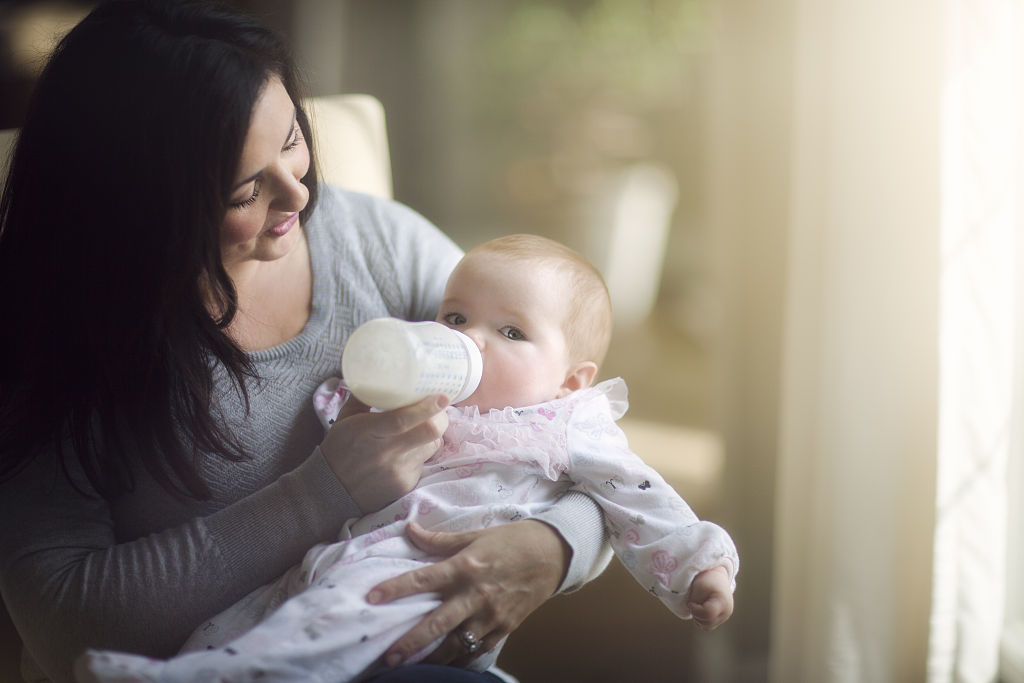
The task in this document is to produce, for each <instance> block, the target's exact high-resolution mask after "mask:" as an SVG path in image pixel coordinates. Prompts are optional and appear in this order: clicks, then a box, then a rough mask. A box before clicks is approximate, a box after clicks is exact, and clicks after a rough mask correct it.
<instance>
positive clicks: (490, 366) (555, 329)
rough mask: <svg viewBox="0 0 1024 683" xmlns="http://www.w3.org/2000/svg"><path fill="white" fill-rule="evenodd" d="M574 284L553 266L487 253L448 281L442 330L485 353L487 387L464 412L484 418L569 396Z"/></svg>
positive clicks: (461, 265) (468, 401) (468, 402)
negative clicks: (568, 336)
mask: <svg viewBox="0 0 1024 683" xmlns="http://www.w3.org/2000/svg"><path fill="white" fill-rule="evenodd" d="M568 287H569V281H568V278H567V277H565V276H564V275H563V274H561V273H559V272H557V271H555V270H554V269H553V268H551V267H550V266H546V265H534V264H533V263H532V262H526V261H522V260H518V259H509V258H508V257H506V256H503V255H499V254H491V253H487V252H483V253H477V254H471V255H469V256H467V257H466V258H464V259H463V260H462V261H461V262H460V263H459V265H458V266H457V267H456V268H455V271H454V272H453V273H452V275H451V277H450V278H449V279H448V286H447V287H446V288H445V294H444V300H443V301H442V303H441V310H440V312H439V313H438V316H437V320H438V322H441V323H444V324H445V325H447V326H448V327H451V328H452V329H455V330H458V331H460V332H463V333H464V334H466V335H468V336H469V337H470V338H471V339H472V340H473V341H474V342H476V345H477V346H478V347H479V348H480V353H481V355H482V356H483V361H484V368H483V377H482V378H481V380H480V386H479V387H477V390H476V391H475V392H474V393H473V395H471V396H470V397H469V398H468V399H466V400H465V401H463V402H462V405H475V406H477V407H478V408H479V409H480V411H481V412H487V411H488V410H490V409H492V408H496V409H499V410H501V409H503V408H506V407H508V406H512V407H521V406H528V405H534V404H537V403H542V402H544V401H549V400H551V399H553V398H557V397H560V396H564V395H565V394H567V393H569V390H568V389H566V388H565V387H563V383H564V382H565V380H566V376H567V374H568V373H569V367H570V362H569V358H568V355H569V353H568V349H567V346H566V340H565V333H564V332H563V327H562V325H563V322H564V321H565V320H566V319H567V317H568V314H569V302H568Z"/></svg>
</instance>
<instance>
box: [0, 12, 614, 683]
mask: <svg viewBox="0 0 1024 683" xmlns="http://www.w3.org/2000/svg"><path fill="white" fill-rule="evenodd" d="M299 102H300V92H299V84H298V79H297V76H296V73H295V70H294V68H293V66H292V61H291V58H290V56H289V54H288V52H287V50H286V49H285V47H284V46H283V45H282V44H281V43H280V42H279V41H278V40H277V39H276V38H275V36H274V35H273V34H272V33H270V32H268V31H267V30H266V29H265V28H263V27H261V26H260V25H258V24H256V23H254V22H252V21H250V20H248V19H246V18H244V17H241V16H238V15H236V14H234V13H232V12H229V11H226V10H222V9H217V8H215V7H213V6H211V5H208V4H206V3H202V2H192V1H188V2H179V3H169V2H159V1H153V2H150V1H148V0H147V1H140V0H115V1H113V2H108V3H105V4H103V5H101V6H100V7H98V8H97V9H96V10H95V11H94V12H92V13H91V14H90V15H89V17H87V18H86V19H85V20H83V21H82V22H81V23H80V24H79V25H78V26H77V27H76V28H75V29H73V30H72V31H71V32H70V33H69V34H68V36H67V37H65V38H64V39H63V40H62V41H61V43H60V44H59V45H58V47H57V49H56V51H55V53H54V55H53V57H52V58H51V60H50V62H49V64H48V66H47V68H46V70H45V71H44V73H43V75H42V77H41V79H40V82H39V85H38V86H37V90H36V93H35V95H34V99H33V102H32V105H31V107H30V110H29V114H28V117H27V121H26V123H25V125H24V127H23V128H22V132H21V135H20V138H19V141H18V145H17V148H16V150H15V153H14V157H13V161H12V165H11V168H10V174H9V178H8V184H7V186H6V187H5V188H4V192H3V196H2V199H0V287H2V288H0V291H2V294H0V319H2V320H4V324H5V329H6V330H8V331H7V332H5V333H4V334H3V335H2V337H0V482H2V483H0V513H2V519H3V522H4V523H3V525H2V527H0V593H2V595H3V599H4V602H5V603H6V605H7V607H8V609H9V610H10V612H11V615H12V618H13V620H14V622H15V624H16V626H17V627H18V631H19V633H20V634H21V636H22V638H23V639H24V641H25V645H26V652H27V654H28V655H29V657H30V658H31V660H33V661H34V662H35V663H36V664H37V665H38V666H39V667H40V668H41V669H42V671H43V672H44V673H45V674H46V675H47V676H48V677H50V678H51V679H53V680H58V681H59V680H69V679H70V678H71V668H72V662H73V660H74V658H75V657H76V656H77V655H78V654H79V653H80V652H81V651H82V650H83V649H84V648H86V647H96V648H105V649H117V650H127V651H133V652H139V653H143V654H151V655H154V656H163V657H166V656H169V655H172V654H173V653H174V652H175V651H176V650H177V648H178V647H179V646H180V645H181V644H182V642H183V641H184V640H185V638H186V637H187V636H188V635H189V633H190V632H191V631H192V629H193V628H195V627H196V626H197V625H198V624H199V623H201V622H202V621H203V619H204V618H206V617H208V616H210V615H212V614H215V613H217V612H218V611H220V610H222V609H223V608H224V607H226V606H227V605H229V604H231V603H233V602H235V601H236V600H238V599H239V598H240V597H242V596H243V595H245V594H246V593H248V592H249V591H251V590H253V589H255V588H256V587H258V586H259V585H262V584H263V583H266V582H268V581H270V580H272V579H273V578H275V577H276V576H277V575H279V574H280V573H281V572H283V571H284V570H285V569H287V568H288V567H289V566H291V565H293V564H295V563H296V562H298V561H299V560H300V559H301V558H302V555H303V553H304V552H305V550H306V549H308V548H309V547H310V546H311V545H313V544H315V543H317V542H320V541H325V540H328V539H333V538H334V537H336V535H337V533H338V530H339V529H340V527H341V525H342V523H343V522H344V520H345V519H346V518H348V517H352V516H356V515H359V514H361V513H363V512H368V511H372V510H376V509H379V508H381V507H383V506H384V505H385V504H387V503H388V502H390V501H391V500H394V499H395V498H397V497H398V496H399V495H401V494H403V493H405V492H407V491H408V490H410V489H411V488H412V486H413V485H414V483H415V482H416V480H417V479H418V477H419V473H420V470H421V466H422V463H423V461H424V460H425V459H426V458H428V457H429V456H430V454H431V453H432V452H433V450H435V449H436V447H437V444H438V443H439V441H438V440H439V437H440V434H441V433H442V432H443V430H444V428H445V426H446V417H445V413H444V410H443V408H444V405H443V402H438V401H437V400H436V397H431V398H428V399H425V400H424V401H422V402H420V403H418V404H415V405H413V406H410V407H408V408H404V409H401V410H397V411H393V412H390V413H385V414H370V413H361V414H356V415H351V416H349V417H347V418H345V419H343V420H340V421H339V422H338V423H337V424H336V425H335V426H334V428H332V430H331V431H330V432H329V433H328V434H327V436H326V438H322V432H321V430H320V427H319V424H318V422H317V418H316V416H315V415H314V414H313V411H312V408H311V402H310V401H309V396H310V395H311V394H312V391H313V389H314V388H315V387H316V386H317V385H318V384H319V383H320V382H322V381H323V380H324V379H325V378H327V377H329V376H330V375H331V374H332V373H333V372H334V369H335V368H336V365H337V359H338V357H339V354H340V349H341V348H342V346H343V344H344V341H345V339H346V338H347V336H348V334H349V333H350V331H351V330H352V329H354V328H355V326H356V325H358V324H359V323H361V322H363V321H365V320H367V319H370V318H374V317H379V316H382V315H393V316H398V317H404V318H410V319H413V318H419V319H430V318H432V317H433V316H434V315H435V313H436V309H437V305H438V302H439V300H440V296H441V293H442V289H443V286H444V282H445V279H446V278H447V275H448V273H449V272H450V271H451V269H452V268H453V267H454V264H455V263H456V262H457V261H458V259H459V257H460V255H461V254H460V252H459V250H458V248H457V247H455V246H454V245H453V244H451V242H450V241H448V240H447V239H446V238H444V237H443V236H442V235H441V234H440V233H439V232H438V231H437V230H436V229H435V228H433V227H432V226H430V225H429V224H428V223H427V222H426V221H425V220H423V219H422V218H421V217H419V216H418V215H416V214H415V213H413V212H412V211H410V210H408V209H406V208H404V207H402V206H400V205H397V204H394V203H388V202H382V201H379V200H374V199H371V198H369V197H366V196H362V195H355V194H352V193H347V192H343V191H341V190H338V189H337V188H330V187H321V188H319V190H320V192H319V197H318V185H317V180H316V173H315V165H314V163H313V159H312V153H311V151H310V150H309V147H308V146H307V144H306V141H307V140H311V139H312V138H311V135H310V129H309V123H308V120H307V118H306V116H305V114H304V112H303V111H302V109H301V107H300V106H299ZM321 441H322V442H321ZM414 540H415V541H416V542H418V543H419V544H421V545H423V546H425V547H426V548H427V549H428V550H431V551H432V552H434V553H435V554H439V555H446V556H447V555H450V556H451V557H450V558H449V559H448V560H446V561H444V562H441V563H439V564H437V565H435V566H434V567H431V568H429V569H424V570H420V571H418V572H416V573H411V574H407V575H403V576H400V577H398V578H396V579H393V580H390V581H387V582H384V583H382V584H381V585H379V586H378V587H377V588H376V589H375V590H374V594H373V599H374V600H377V601H389V600H393V599H396V598H397V597H401V596H403V595H408V594H412V593H417V592H426V591H436V592H438V593H440V594H441V596H442V597H443V602H442V605H441V606H440V607H438V608H437V609H436V610H435V611H434V612H433V613H431V615H429V616H428V617H427V618H426V619H424V620H423V621H422V622H421V623H420V624H419V625H418V626H417V627H415V628H414V629H413V630H412V631H410V632H409V633H408V634H406V635H405V636H403V637H402V638H401V639H400V640H399V641H398V642H397V643H396V644H395V645H394V646H393V647H392V648H391V649H390V650H389V652H388V654H387V659H388V661H389V662H400V661H403V660H404V659H405V658H407V657H409V656H410V655H412V654H413V653H415V652H416V651H418V650H419V649H420V648H421V647H423V646H425V645H427V644H429V643H430V642H432V641H433V640H435V639H436V638H437V637H439V636H441V635H443V634H450V635H449V636H448V637H447V638H446V641H445V644H444V645H443V646H442V647H441V648H439V649H438V651H437V652H436V653H435V655H434V656H433V657H432V659H431V661H432V662H433V663H434V664H454V665H464V664H466V663H468V662H469V661H470V660H471V659H472V658H473V657H475V656H479V655H480V654H482V653H483V652H484V651H486V650H487V649H489V648H490V647H493V646H494V645H495V644H496V643H497V642H498V641H499V640H500V639H501V638H502V637H503V636H504V635H505V634H507V633H508V632H510V631H511V630H513V629H514V628H515V627H516V626H517V625H518V624H519V623H520V622H521V621H522V620H523V619H524V618H525V617H526V615H527V614H528V613H529V612H531V611H532V610H533V609H535V608H536V607H537V606H538V605H539V604H540V603H542V602H543V601H544V600H545V599H546V598H547V597H548V596H550V595H551V594H552V593H553V592H555V591H556V590H566V589H570V588H572V587H574V586H577V585H579V583H581V582H582V581H584V580H585V579H586V578H587V577H589V576H592V575H593V574H594V573H595V570H599V569H600V568H601V567H602V566H603V565H602V562H601V560H600V559H599V557H600V556H602V555H604V553H602V550H603V531H602V520H601V516H600V513H599V511H598V509H597V508H596V506H595V505H594V503H593V502H592V501H591V500H590V499H589V498H586V497H585V496H581V495H579V494H570V495H567V496H566V497H564V498H562V499H561V500H560V501H559V502H558V503H557V504H556V505H554V506H553V507H552V508H551V509H549V510H548V511H546V512H545V513H543V514H541V515H539V516H538V517H536V518H535V519H532V520H526V521H523V522H517V523H515V524H510V525H507V526H505V527H499V528H497V529H494V530H491V531H485V532H474V533H471V534H446V535H436V536H424V537H419V538H416V539H414ZM467 632H468V633H471V634H473V636H474V637H475V639H476V640H478V641H480V642H481V643H482V646H481V647H480V648H479V649H477V648H472V649H473V652H470V651H469V649H470V648H467V646H465V645H464V640H465V638H463V639H460V637H459V636H458V635H456V634H462V635H463V636H464V635H465V633H467ZM397 671H400V672H401V674H402V675H411V676H413V678H411V679H409V678H406V679H403V680H430V679H429V676H431V675H435V676H439V677H440V678H439V680H457V678H456V676H466V677H467V678H466V680H468V681H473V680H488V677H490V674H487V673H483V674H475V673H470V672H462V671H456V670H452V669H450V668H447V667H441V668H434V669H431V670H430V671H427V670H426V668H423V669H419V670H416V669H415V668H414V667H410V668H409V669H407V670H397ZM387 675H388V674H385V678H382V679H381V680H389V679H387V678H386V676H387Z"/></svg>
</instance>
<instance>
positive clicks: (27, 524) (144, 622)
mask: <svg viewBox="0 0 1024 683" xmlns="http://www.w3.org/2000/svg"><path fill="white" fill-rule="evenodd" d="M72 474H73V476H74V479H75V485H72V484H71V483H70V482H69V481H68V479H67V478H66V477H65V476H64V475H63V473H62V472H61V471H60V468H59V465H58V463H57V461H56V458H55V457H53V456H52V455H50V456H40V457H38V458H36V459H35V460H34V461H32V462H31V463H30V464H29V465H28V466H27V467H26V468H25V469H24V470H23V471H22V472H20V473H19V474H18V475H17V476H15V477H14V478H12V479H10V480H8V481H6V482H4V483H3V484H2V486H0V515H2V518H3V520H4V524H3V525H2V526H0V593H2V595H3V600H4V602H5V604H6V606H7V608H8V610H9V612H10V614H11V617H12V620H13V621H14V623H15V626H16V627H17V629H18V632H19V633H20V635H21V637H22V639H23V640H24V643H25V646H26V649H27V651H28V653H29V654H30V656H31V657H32V658H33V659H34V660H35V662H36V664H38V665H39V667H40V668H41V669H42V671H43V672H44V673H45V674H46V675H47V676H48V677H49V678H50V679H52V680H53V681H67V680H71V677H72V674H71V667H72V663H73V661H74V659H75V657H77V656H78V655H79V654H80V653H81V652H82V650H83V649H84V648H86V647H96V648H107V649H117V650H126V651H132V652H139V653H144V654H148V655H152V656H160V657H166V656H170V655H172V654H174V653H175V652H176V651H177V649H178V647H179V646H180V645H181V643H182V642H184V640H185V639H186V638H187V637H188V636H189V634H190V633H191V631H192V629H193V628H195V626H196V625H197V624H199V623H200V622H201V621H202V619H203V618H205V617H207V616H209V615H210V614H214V613H216V612H218V611H220V610H221V609H223V608H225V607H227V606H228V605H230V604H231V603H233V602H234V601H236V600H237V599H239V598H240V597H242V596H243V595H245V594H246V593H248V592H249V591H251V590H253V589H255V588H256V587H258V586H259V585H262V584H263V583H266V582H267V581H269V580H271V579H273V578H274V577H276V576H277V575H279V574H280V573H282V572H283V571H284V570H285V569H287V567H288V566H290V565H292V564H294V563H296V562H298V561H299V560H301V558H302V556H303V554H304V552H305V551H306V550H307V549H308V548H309V547H310V546H312V545H313V544H315V543H317V542H319V541H322V540H326V539H328V538H331V537H333V536H334V534H336V533H337V530H338V529H339V528H340V526H341V524H342V523H343V521H344V519H346V518H347V517H349V516H353V515H355V514H357V507H356V505H355V503H354V502H353V501H352V499H351V497H350V496H349V494H348V493H347V492H346V491H345V489H344V487H342V486H341V484H340V483H339V482H338V480H337V478H336V477H334V476H333V475H332V473H331V471H330V469H329V467H328V465H327V463H326V461H324V459H323V457H322V455H321V454H320V453H319V450H317V451H315V452H314V453H312V454H311V455H310V457H309V458H308V459H307V460H306V461H305V462H304V463H302V464H301V465H300V466H299V467H297V468H296V469H295V470H293V471H292V472H290V473H288V474H286V475H284V476H282V477H280V478H279V479H278V480H277V481H276V482H274V483H273V484H271V485H270V486H267V487H266V488H264V489H262V490H260V491H258V492H256V493H254V494H252V495H250V496H248V497H245V498H242V499H241V500H239V501H237V502H235V503H233V504H231V505H228V506H226V507H224V508H222V509H220V510H218V511H216V512H213V513H212V514H209V515H207V516H204V517H199V518H196V519H193V520H191V521H189V522H187V523H185V524H182V525H180V526H177V527H174V528H169V529H164V530H162V531H158V532H156V533H152V534H149V535H147V536H144V537H142V538H138V539H135V540H132V541H130V542H117V541H116V540H115V534H114V525H113V522H112V516H111V510H110V506H109V504H108V503H107V502H106V501H105V500H103V499H102V498H99V497H98V496H95V495H90V494H89V490H88V484H87V482H86V481H85V480H84V477H81V476H80V475H76V474H75V473H72ZM76 486H77V487H78V488H79V489H83V490H82V491H79V490H76Z"/></svg>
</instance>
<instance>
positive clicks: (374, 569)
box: [87, 379, 739, 682]
mask: <svg viewBox="0 0 1024 683" xmlns="http://www.w3.org/2000/svg"><path fill="white" fill-rule="evenodd" d="M626 407H627V402H626V385H625V382H623V381H622V380H621V379H613V380H608V381H606V382H602V383H601V384H598V385H597V386H595V387H591V388H588V389H583V390H580V391H577V392H575V393H573V394H570V395H569V396H567V397H565V398H561V399H557V400H554V401H550V402H548V403H544V404H541V405H536V406H531V407H528V408H516V409H513V408H506V409H505V410H500V411H499V410H492V411H490V413H489V414H486V415H481V414H479V411H478V410H477V409H476V408H475V407H469V408H461V407H449V408H448V409H447V410H448V416H449V419H450V424H449V427H448V430H447V431H446V432H445V435H444V446H443V447H442V448H441V450H439V451H438V452H437V453H436V454H435V455H434V456H433V457H432V458H431V459H430V460H428V461H427V463H426V464H425V466H424V468H423V477H422V479H421V480H420V482H419V484H418V485H417V487H416V488H415V489H414V490H413V491H411V492H410V493H409V494H407V495H405V496H403V497H402V498H400V499H399V500H397V501H395V502H394V503H392V504H391V505H389V506H387V507H386V508H384V509H383V510H380V511H379V512H376V513H373V514H369V515H366V516H365V517H362V518H359V519H351V520H349V521H348V522H347V523H346V524H345V527H344V529H343V530H342V533H341V536H340V540H339V541H337V542H335V543H331V544H321V545H317V546H315V547H314V548H312V549H311V550H310V551H309V552H308V553H307V554H306V557H305V559H304V560H303V562H302V564H301V565H299V566H297V567H294V568H292V569H291V570H290V571H288V572H287V573H286V574H284V575H283V576H282V577H281V578H280V579H279V580H278V581H276V582H275V583H273V584H270V585H268V586H265V587H263V588H261V589H258V590H256V591H254V592H253V593H251V594H250V595H249V596H247V597H246V598H244V599H243V600H242V601H240V602H239V603H237V604H236V605H234V606H233V607H231V608H229V609H227V610H226V611H224V612H222V613H221V614H220V615H218V616H216V617H214V618H213V619H212V620H211V621H210V622H208V623H207V624H204V625H203V626H201V627H200V628H199V629H197V630H196V632H195V633H194V634H193V636H192V637H191V638H190V639H189V641H188V643H186V645H185V647H184V648H183V651H191V652H187V653H186V654H182V655H179V656H177V657H175V658H173V659H170V660H167V661H158V660H151V659H147V658H143V657H138V656H135V655H125V654H121V653H111V652H94V653H91V655H90V657H89V658H88V659H87V661H88V665H89V669H90V671H91V672H92V674H94V675H95V676H96V677H98V678H99V679H100V680H109V681H161V682H163V681H167V682H170V681H194V680H218V681H250V680H260V681H310V680H314V681H319V680H322V681H331V682H336V681H347V680H356V679H358V678H359V677H360V675H364V674H366V673H367V672H368V670H370V671H374V670H375V667H374V665H375V663H376V660H377V659H378V658H379V657H380V655H381V654H383V653H384V651H385V650H386V649H387V648H388V647H389V646H390V645H391V644H392V643H393V642H395V641H396V640H397V639H398V638H399V637H400V636H401V635H403V634H404V633H405V632H406V631H408V630H409V629H410V628H411V627H412V626H413V625H415V624H416V623H417V622H418V621H419V620H420V619H421V618H422V617H423V616H424V615H425V614H427V613H428V612H430V611H431V610H433V609H434V608H435V607H437V606H438V605H439V604H440V602H439V600H438V599H437V597H436V596H435V595H433V594H422V595H416V596H410V597H408V598H404V599H402V600H399V601H396V602H394V603H392V604H388V605H369V604H368V603H366V601H365V600H364V596H365V595H366V594H367V593H368V592H369V591H370V589H371V588H372V587H373V586H375V585H376V584H378V583H380V582H381V581H383V580H385V579H386V578H389V577H391V576H396V575H398V574H400V573H402V572H405V571H408V570H411V569H415V568H417V567H420V566H422V565H424V564H430V563H432V562H435V561H437V560H438V559H439V558H437V557H430V556H428V555H426V554H425V553H424V552H423V551H421V550H419V549H418V548H416V547H415V546H414V545H412V544H411V543H410V542H409V541H407V539H406V537H405V533H404V532H405V526H406V523H407V522H408V521H409V520H416V521H417V522H418V523H419V524H421V525H422V526H423V527H425V528H427V529H432V530H442V531H463V530H467V529H480V528H484V527H488V526H493V525H496V524H504V523H506V522H512V521H515V520H517V519H523V518H526V517H529V516H531V515H532V514H533V513H534V512H535V511H537V510H540V509H543V508H545V507H547V506H549V505H550V504H551V503H552V502H553V501H554V500H555V499H556V498H557V497H558V496H559V495H560V494H561V493H562V492H564V491H565V490H567V489H569V488H575V489H578V490H581V491H584V492H586V493H587V494H589V495H590V496H591V497H592V498H594V500H596V501H597V502H598V504H599V505H600V506H601V507H602V509H603V510H604V513H605V519H606V522H607V526H608V529H609V532H610V536H611V545H612V549H613V550H614V551H615V554H616V555H617V556H618V558H619V559H620V560H621V561H622V563H623V564H624V565H625V566H626V568H627V569H629V571H630V572H631V573H632V574H633V575H634V576H635V577H636V579H637V581H639V582H640V584H641V585H642V586H643V587H644V588H645V589H646V590H648V591H650V592H651V593H653V594H654V595H656V596H658V597H659V598H660V599H661V601H662V602H663V603H664V604H665V605H666V606H667V607H668V608H669V609H670V610H672V612H674V613H675V614H676V615H678V616H680V617H682V618H684V619H685V618H689V617H690V612H689V609H688V608H687V606H686V596H687V592H688V591H689V588H690V583H691V582H692V581H693V578H694V577H695V576H696V575H697V574H698V573H700V572H701V571H704V570H706V569H710V568H712V567H715V566H718V565H722V566H724V567H726V569H727V570H728V571H729V575H730V577H731V579H732V581H733V586H735V576H736V572H737V571H738V569H739V558H738V556H737V553H736V548H735V546H734V545H733V542H732V539H730V538H729V535H728V534H727V533H726V532H725V531H724V530H723V529H722V528H721V527H719V526H717V525H715V524H712V523H710V522H702V521H700V520H698V519H697V517H696V515H694V513H693V511H692V510H691V509H690V507H689V505H687V504H686V502H685V501H684V500H683V499H682V498H680V497H679V495H678V494H677V493H676V492H675V491H674V490H673V489H672V488H671V487H670V486H669V485H668V484H667V483H666V482H665V481H664V479H662V478H661V476H660V475H659V474H658V473H657V472H655V471H654V470H653V469H652V468H650V467H648V466H647V465H646V464H644V463H643V461H641V460H640V458H638V457H637V456H636V455H635V454H633V453H632V452H631V451H630V450H629V448H628V446H627V443H626V437H625V435H624V434H623V432H622V430H621V429H619V428H618V426H617V425H616V424H615V420H616V419H618V418H619V417H621V416H622V415H623V414H624V413H625V411H626ZM334 410H335V412H336V410H337V406H335V407H334ZM436 645H437V643H435V644H434V645H432V646H431V647H430V648H428V649H427V650H426V651H424V652H422V653H420V655H419V656H418V657H417V658H422V657H425V656H426V655H427V653H428V652H429V651H430V650H432V649H433V648H434V647H435V646H436ZM495 657H496V652H492V653H490V656H485V657H482V658H480V659H479V660H478V661H477V662H476V664H477V666H478V667H480V668H486V667H487V666H489V665H490V664H492V663H493V661H494V658H495ZM475 668H476V667H475Z"/></svg>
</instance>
